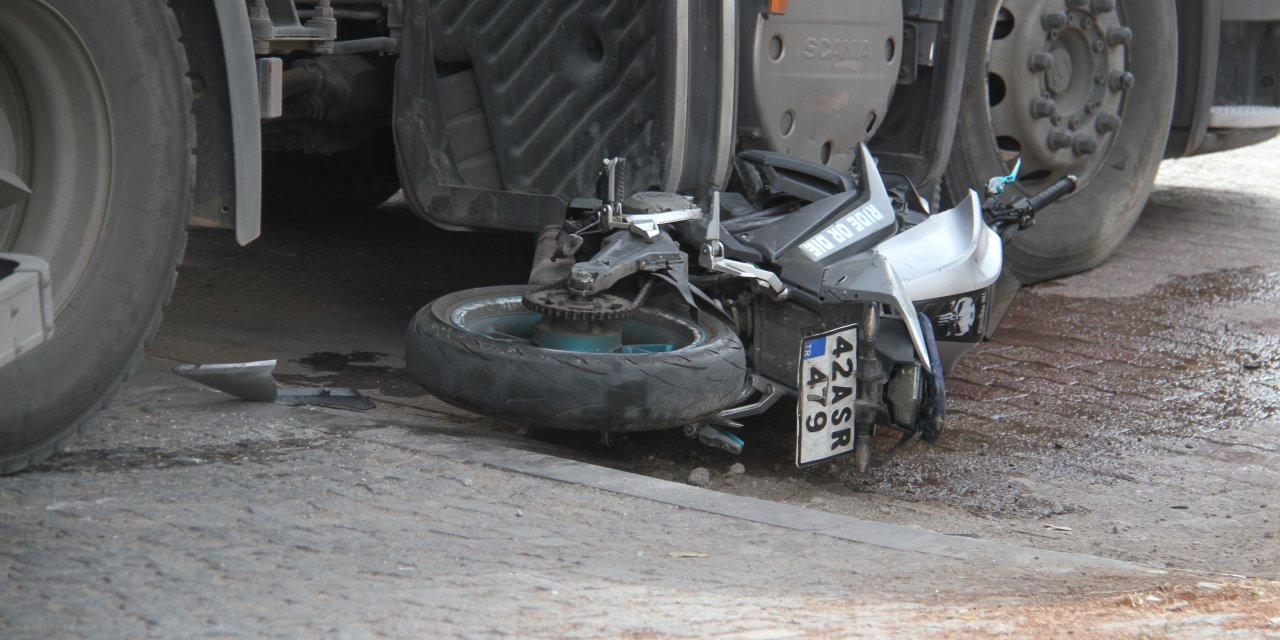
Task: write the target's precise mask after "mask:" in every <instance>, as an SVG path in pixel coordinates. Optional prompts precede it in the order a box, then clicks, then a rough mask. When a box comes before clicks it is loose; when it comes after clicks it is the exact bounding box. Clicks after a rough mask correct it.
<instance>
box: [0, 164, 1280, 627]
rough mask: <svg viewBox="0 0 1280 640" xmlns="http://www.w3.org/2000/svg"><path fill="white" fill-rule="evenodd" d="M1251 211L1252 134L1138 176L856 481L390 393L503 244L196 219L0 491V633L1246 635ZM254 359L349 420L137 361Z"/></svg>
mask: <svg viewBox="0 0 1280 640" xmlns="http://www.w3.org/2000/svg"><path fill="white" fill-rule="evenodd" d="M1278 208H1280V143H1270V144H1268V145H1264V146H1261V147H1257V148H1254V149H1249V150H1244V151H1241V152H1235V153H1231V154H1224V155H1219V156H1210V157H1206V158H1199V159H1191V160H1186V161H1179V162H1176V163H1167V164H1166V166H1165V168H1164V169H1163V170H1162V174H1161V178H1160V181H1159V183H1158V187H1157V190H1156V192H1155V194H1154V195H1153V197H1152V201H1151V204H1150V206H1149V208H1148V210H1147V211H1146V213H1145V214H1144V217H1143V218H1142V220H1141V221H1140V222H1139V225H1138V227H1137V228H1136V229H1135V231H1134V233H1133V234H1132V235H1131V236H1130V238H1129V239H1128V240H1127V241H1126V243H1125V244H1124V246H1123V247H1122V248H1121V250H1120V251H1119V253H1118V254H1117V255H1116V256H1115V257H1114V258H1113V259H1112V260H1110V261H1109V262H1107V263H1106V264H1105V265H1103V266H1102V267H1100V268H1098V269H1095V270H1094V271H1091V272H1089V273H1086V274H1081V275H1078V276H1074V277H1071V278H1067V279H1064V280H1060V281H1057V282H1052V283H1046V284H1043V285H1040V286H1037V287H1033V288H1029V289H1026V290H1024V291H1023V292H1021V293H1020V294H1019V298H1018V300H1017V301H1016V302H1015V306H1014V309H1013V311H1012V312H1011V315H1010V316H1009V317H1008V318H1007V319H1006V322H1005V325H1004V326H1003V328H1002V329H1001V331H1000V332H999V333H998V334H997V335H996V337H995V339H993V340H992V341H991V342H989V343H986V344H984V345H982V346H981V347H980V348H979V350H978V351H977V352H975V353H974V354H972V355H971V357H969V358H968V359H967V360H966V361H964V362H962V364H961V366H960V368H959V369H958V370H957V372H956V374H955V376H954V377H953V378H952V379H951V387H950V388H951V393H952V396H951V400H952V420H951V424H950V429H949V432H948V433H947V434H946V435H945V436H944V438H943V440H942V441H941V442H940V443H939V444H938V445H936V446H927V445H923V444H917V445H914V446H911V447H910V448H908V449H907V450H905V451H903V452H901V453H899V454H898V455H897V456H895V457H893V458H891V459H886V460H882V461H880V462H879V464H878V465H877V466H876V467H874V468H873V469H872V470H871V472H869V473H868V474H867V475H865V476H859V475H857V474H856V473H855V472H854V470H853V469H852V464H851V461H837V462H835V463H833V464H831V465H826V466H823V467H818V468H814V469H806V470H803V471H802V470H798V469H795V468H794V467H793V466H791V465H790V456H791V452H790V447H791V446H793V441H792V438H793V437H794V436H793V434H792V431H791V430H792V429H793V428H794V427H793V425H792V424H791V420H793V418H792V416H791V414H789V413H788V410H787V409H786V408H782V409H780V410H778V411H776V412H774V413H772V414H768V415H766V416H763V417H761V418H759V419H756V420H754V421H752V423H751V424H749V425H748V426H747V428H746V429H745V431H744V434H743V435H744V438H745V439H746V440H747V444H748V447H747V451H746V452H745V453H744V454H743V455H742V456H740V457H734V456H730V455H729V454H726V453H723V452H720V451H715V450H710V449H706V448H704V447H701V446H700V445H698V444H696V443H695V442H694V441H692V440H689V439H687V438H685V437H684V436H683V435H681V434H679V433H674V432H668V433H657V434H643V435H637V436H633V437H629V438H626V439H623V440H620V441H615V442H614V443H613V444H612V445H611V446H609V447H605V446H602V445H600V444H598V443H597V442H596V441H595V440H594V439H593V438H589V437H582V436H577V435H564V434H555V433H543V432H533V433H531V432H527V431H525V430H522V429H518V428H514V427H511V426H507V425H502V424H497V423H494V422H493V421H491V420H487V419H485V418H482V417H479V416H475V415H472V414H468V413H465V412H462V411H459V410H456V409H453V408H450V407H447V406H445V405H442V404H440V403H439V402H436V401H435V400H433V399H431V398H430V397H428V396H425V395H423V393H422V391H421V390H420V389H419V388H418V387H417V386H416V385H415V384H414V383H413V382H412V381H411V380H410V379H409V378H408V377H407V376H406V375H405V373H404V372H403V370H402V367H403V358H402V349H403V347H402V340H403V333H404V330H405V327H406V326H407V323H408V319H409V317H410V316H411V315H412V314H413V312H414V311H416V309H417V308H418V307H420V306H421V305H422V304H424V303H425V302H426V301H428V300H429V299H431V298H433V297H435V296H437V295H440V294H443V293H445V292H448V291H453V290H457V289H461V288H467V287H474V286H482V285H487V284H504V283H510V282H518V281H520V280H521V279H522V278H523V277H524V274H525V271H526V269H527V260H528V258H529V254H530V251H529V246H528V241H527V240H526V239H525V238H522V237H519V236H505V235H479V234H456V233H448V232H442V231H438V230H434V229H431V228H430V227H428V226H427V225H424V224H422V223H419V222H418V221H416V220H414V219H413V218H412V217H411V216H410V215H409V214H408V213H407V212H406V211H405V210H404V209H403V208H402V207H398V206H396V205H394V204H392V205H388V206H385V207H383V208H382V209H380V210H379V211H376V212H370V213H367V214H363V215H361V216H359V217H353V218H344V219H338V220H324V219H311V220H308V219H299V218H297V217H294V218H292V219H282V220H275V221H273V222H272V223H271V224H269V226H268V229H267V231H266V233H265V234H264V237H263V238H262V239H261V240H259V241H258V242H256V243H254V244H253V245H250V246H249V247H246V248H240V247H236V246H235V245H234V243H233V242H232V240H231V238H230V235H229V234H228V233H225V232H219V231H207V230H196V231H194V232H193V234H192V237H191V242H190V245H189V248H188V252H187V260H186V262H185V263H184V265H183V267H182V269H181V278H180V280H179V286H178V290H177V291H176V292H175V295H174V299H173V303H172V305H171V307H170V310H169V312H168V313H167V316H166V320H165V323H164V325H163V326H162V327H161V332H160V335H159V336H158V338H157V340H156V342H155V344H154V345H153V346H152V348H151V350H150V352H149V358H148V359H147V361H146V362H145V364H144V366H143V368H142V370H141V371H140V372H139V374H138V375H137V376H136V377H135V378H134V379H133V380H132V381H131V382H130V383H129V385H127V387H126V389H125V390H124V392H123V394H122V397H121V398H120V399H119V400H118V401H117V402H116V403H115V404H114V405H112V407H110V408H109V409H107V410H106V412H104V414H103V417H102V419H101V420H100V421H99V424H98V425H97V427H96V428H95V429H94V430H93V431H92V432H90V433H87V434H86V435H84V436H82V437H81V438H80V439H78V440H77V441H76V442H75V443H74V444H73V446H72V447H71V448H70V449H69V450H68V451H67V452H66V453H64V454H62V455H60V456H57V457H55V458H54V459H52V460H50V461H49V462H47V463H46V464H44V465H41V466H40V467H38V468H35V469H32V470H29V471H27V472H24V473H21V474H18V475H15V476H11V477H6V478H0V571H3V574H4V575H5V577H6V583H5V587H4V595H3V597H2V598H0V635H3V636H4V637H53V636H58V637H63V636H80V637H141V636H159V637H173V636H188V637H193V636H209V637H241V636H246V635H263V636H286V637H297V636H315V635H334V636H340V637H365V636H370V635H387V636H393V637H420V636H424V635H427V636H466V637H477V636H495V635H513V636H544V637H562V636H563V637H623V636H626V637H681V636H702V635H711V634H719V635H733V636H737V637H759V638H773V637H779V638H781V637H793V636H803V635H817V636H819V637H852V636H860V635H861V636H867V637H883V636H904V635H909V636H914V637H930V636H932V637H965V636H973V637H986V636H987V635H1012V636H1023V637H1039V636H1048V635H1066V634H1068V633H1069V632H1074V633H1076V634H1077V635H1078V636H1083V637H1107V636H1111V637H1188V638H1214V637H1222V636H1224V635H1226V634H1228V633H1230V634H1236V637H1276V636H1280V589H1278V588H1277V584H1276V582H1275V580H1276V579H1277V578H1280V562H1278V561H1277V558H1280V541H1278V540H1277V539H1276V536H1277V529H1280V527H1278V526H1277V522H1275V520H1276V518H1275V517H1274V516H1273V515H1272V514H1273V513H1275V512H1276V511H1277V510H1280V478H1278V477H1277V476H1278V475H1280V465H1278V464H1277V463H1278V462H1280V460H1278V458H1280V446H1278V445H1277V435H1278V434H1280V417H1278V416H1277V411H1278V409H1280V349H1277V347H1278V345H1280V318H1278V317H1277V314H1276V302H1277V298H1278V297H1280V293H1278V292H1280V253H1277V251H1276V249H1275V247H1276V246H1277V245H1280V214H1277V209H1278ZM265 358H276V359H278V360H279V362H280V364H279V367H278V369H277V378H278V379H279V380H280V381H281V382H282V383H283V384H290V385H298V386H351V387H356V388H359V389H361V390H362V391H364V392H366V393H367V394H368V395H369V396H371V397H372V398H374V400H375V401H376V404H377V406H376V408H375V409H373V410H371V411H364V412H357V411H349V410H341V409H330V408H314V407H311V408H307V407H286V406H283V405H272V404H256V403H249V402H244V401H239V400H235V399H232V398H230V397H228V396H225V395H222V394H219V393H218V392H215V391H212V390H209V389H207V388H203V387H201V386H199V385H196V384H194V383H191V382H189V381H187V380H184V379H182V378H178V377H176V376H174V375H172V374H171V373H170V372H169V369H170V367H171V366H172V365H174V364H179V363H191V362H234V361H247V360H259V359H265ZM735 462H738V463H741V464H743V465H744V467H745V473H741V474H738V473H728V471H729V468H730V465H732V464H733V463H735ZM698 467H702V468H705V469H708V470H709V471H710V473H709V478H710V485H709V486H708V487H705V488H702V487H692V486H689V485H688V484H686V483H685V481H686V479H687V478H689V476H690V472H691V471H693V470H694V469H695V468H698Z"/></svg>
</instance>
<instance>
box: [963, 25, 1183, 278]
mask: <svg viewBox="0 0 1280 640" xmlns="http://www.w3.org/2000/svg"><path fill="white" fill-rule="evenodd" d="M979 5H980V6H979V8H978V11H977V14H976V15H975V17H974V25H975V29H974V31H973V33H972V35H971V41H970V46H969V59H968V61H967V65H966V66H967V68H966V71H965V73H966V74H968V77H967V78H966V81H965V90H964V94H963V97H962V99H961V107H960V119H959V125H958V127H957V131H956V138H955V145H954V147H953V150H952V154H951V161H950V165H949V167H948V170H947V176H946V177H947V179H946V183H947V185H948V186H949V187H950V195H951V197H952V198H953V200H958V199H959V198H960V197H961V196H962V195H963V193H965V190H967V189H969V188H978V189H981V188H982V186H983V185H985V184H986V183H987V181H988V180H990V179H991V178H992V177H994V176H998V175H1005V174H1008V173H1009V172H1010V171H1011V170H1012V169H1013V165H1014V161H1015V158H1021V159H1022V161H1023V164H1022V170H1021V174H1020V178H1019V180H1018V182H1017V183H1016V185H1015V188H1016V190H1017V191H1019V192H1022V193H1024V194H1030V193H1034V192H1036V191H1038V190H1040V189H1043V188H1044V187H1046V186H1048V185H1049V184H1051V183H1052V182H1053V181H1055V180H1057V179H1059V178H1061V177H1063V176H1065V175H1068V174H1074V175H1076V176H1078V177H1079V178H1080V179H1081V187H1080V189H1079V190H1078V191H1077V192H1076V193H1075V194H1073V195H1071V196H1068V197H1067V198H1065V199H1063V200H1062V201H1061V202H1059V203H1057V204H1055V205H1053V206H1051V207H1049V208H1047V209H1046V210H1044V211H1043V212H1041V213H1040V214H1039V216H1037V224H1036V226H1035V227H1033V228H1031V229H1029V230H1027V231H1024V232H1022V233H1019V234H1018V235H1017V236H1016V237H1015V239H1014V241H1013V242H1012V243H1011V245H1010V246H1009V247H1007V248H1006V251H1005V264H1006V265H1007V266H1008V267H1009V268H1010V269H1011V270H1012V271H1013V273H1014V274H1015V275H1016V276H1017V277H1018V279H1019V280H1021V281H1022V282H1023V283H1024V284H1030V283H1032V282H1038V281H1041V280H1046V279H1049V278H1055V277H1059V276H1064V275H1068V274H1071V273H1075V272H1078V271H1083V270H1085V269H1089V268H1091V267H1094V266H1097V265H1098V264H1099V263H1101V262H1102V261H1103V260H1104V259H1106V257H1107V256H1109V255H1110V254H1111V253H1112V252H1113V251H1114V250H1115V249H1116V247H1117V246H1118V245H1119V244H1120V241H1121V240H1123V239H1124V237H1125V235H1126V234H1128V232H1129V230H1130V229H1131V228H1132V227H1133V225H1134V223H1135V222H1137V220H1138V215H1139V214H1140V213H1141V212H1142V209H1143V207H1144V206H1146V202H1147V196H1148V195H1149V194H1150V192H1151V187H1152V184H1153V182H1154V181H1155V175H1156V170H1157V169H1158V168H1159V166H1160V160H1161V157H1162V155H1163V153H1164V147H1165V141H1166V140H1167V138H1168V135H1169V124H1170V121H1171V118H1172V115H1173V93H1174V87H1175V81H1176V71H1177V69H1176V66H1177V21H1176V19H1175V15H1174V8H1173V3H1170V2H1167V1H1166V0H1092V1H1091V2H1064V0H1004V1H1003V2H1002V1H1001V0H983V1H982V2H980V3H979Z"/></svg>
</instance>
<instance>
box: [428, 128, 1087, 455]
mask: <svg viewBox="0 0 1280 640" xmlns="http://www.w3.org/2000/svg"><path fill="white" fill-rule="evenodd" d="M625 168H626V165H625V161H624V160H622V159H618V158H612V159H608V160H606V161H605V162H604V164H603V167H602V170H601V172H600V179H599V181H598V187H597V193H596V194H595V197H590V198H575V199H573V200H572V201H571V202H570V203H569V206H568V210H567V213H566V216H565V221H564V224H563V226H561V227H560V228H553V229H550V230H548V231H547V232H544V234H543V235H542V237H541V238H540V239H539V249H538V256H539V258H538V260H537V261H536V264H535V265H534V268H533V270H532V272H531V277H530V284H527V285H520V286H507V287H486V288H479V289H470V290H466V291H460V292H456V293H453V294H449V295H446V296H443V297H441V298H438V299H436V300H434V301H432V302H431V303H430V304H428V305H426V306H425V307H423V308H422V309H421V310H420V311H419V312H418V313H417V315H416V316H415V317H414V319H413V320H412V322H411V324H410V327H409V331H408V340H407V353H406V362H407V365H408V369H409V371H410V373H411V374H412V375H413V376H414V378H415V379H416V380H417V381H418V382H419V383H421V384H422V385H423V387H424V388H426V390H427V391H429V392H431V393H432V394H434V395H435V396H437V397H439V398H440V399H442V400H444V401H445V402H448V403H450V404H453V405H456V406H458V407H461V408H464V409H468V410H471V411H475V412H477V413H480V414H484V415H488V416H492V417H495V418H499V419H502V420H506V421H510V422H515V423H519V424H523V425H529V426H537V427H551V428H557V429H573V430H591V431H598V432H602V433H606V434H608V433H617V432H627V431H640V430H652V429H665V428H673V427H683V428H684V429H685V433H686V434H688V435H690V436H694V437H696V438H698V439H699V440H700V441H701V442H703V443H705V444H709V445H712V446H716V447H719V448H723V449H726V450H728V451H731V452H735V453H736V452H740V451H741V450H742V447H743V446H744V444H743V441H742V439H741V438H739V437H738V436H737V435H735V434H734V430H735V429H737V428H738V427H740V426H741V422H740V420H741V419H742V418H745V417H747V416H752V415H757V414H760V413H762V412H764V411H765V410H767V409H769V408H770V407H771V406H772V405H774V404H775V403H776V402H777V401H778V400H779V399H780V398H782V397H787V396H790V397H794V398H795V404H796V423H795V430H796V448H795V463H796V464H797V465H800V466H805V465H811V464H816V463H819V462H824V461H828V460H831V459H833V458H835V457H838V456H843V455H846V454H853V455H854V458H855V461H856V465H857V468H858V470H859V471H865V470H866V469H867V468H868V466H869V465H870V464H871V460H872V456H871V453H872V439H873V438H874V436H875V435H876V432H877V429H878V428H891V429H894V430H896V431H897V432H899V433H900V434H901V435H900V437H899V439H898V441H897V444H896V445H895V446H894V449H897V448H898V447H900V446H902V445H903V444H905V443H906V442H909V441H910V440H912V439H914V438H919V439H921V440H924V441H926V442H934V441H936V440H937V439H938V438H939V437H940V436H941V434H942V432H943V429H944V426H945V422H946V384H945V380H946V376H947V374H948V373H949V372H950V371H951V370H952V369H953V368H954V367H955V364H956V362H957V360H958V359H959V358H960V357H961V356H963V355H964V354H965V353H966V352H967V351H969V350H970V349H972V348H973V347H974V346H976V345H977V344H978V343H979V342H981V341H982V340H983V339H984V338H985V337H988V336H989V335H990V334H991V332H992V331H994V329H995V325H997V324H998V322H999V320H1000V318H1001V317H1002V316H1003V313H1004V311H1005V310H1006V309H1007V308H1008V305H1009V303H1010V302H1011V300H1012V296H1013V294H1014V293H1015V292H1016V291H1017V289H1018V284H1017V282H1016V280H1014V279H1013V278H1012V276H1009V275H1003V276H1002V260H1003V243H1007V242H1008V241H1009V240H1010V239H1011V238H1012V237H1013V235H1014V234H1016V233H1017V232H1018V231H1019V230H1021V229H1025V228H1027V227H1029V226H1031V225H1032V224H1034V222H1035V214H1036V212H1037V211H1039V210H1040V209H1042V208H1044V207H1045V206H1047V205H1049V204H1051V203H1052V202H1054V201H1056V200H1058V199H1060V198H1062V197H1063V196H1066V195H1067V194H1069V193H1071V192H1072V191H1073V190H1074V189H1075V186H1076V179H1075V177H1073V176H1067V177H1065V178H1063V179H1061V180H1059V181H1057V182H1055V183H1054V184H1052V185H1050V186H1049V187H1048V188H1046V189H1045V190H1044V191H1041V192H1040V193H1037V194H1035V195H1033V196H1030V197H1023V198H1017V199H1016V200H1014V201H1012V202H1006V198H1005V197H1004V185H1006V184H1008V183H1010V182H1012V181H1014V180H1016V178H1017V168H1015V169H1014V171H1013V173H1012V174H1010V175H1008V176H1000V177H996V178H993V179H992V180H991V181H990V182H989V183H988V184H987V185H986V188H985V199H980V197H979V195H978V194H977V193H976V192H974V191H972V190H970V191H969V193H968V197H966V198H964V199H963V200H962V201H960V202H958V203H957V204H956V205H955V206H954V207H953V208H951V209H949V210H946V211H941V212H936V213H934V212H932V211H931V207H930V205H929V203H928V201H926V200H925V199H924V198H922V197H921V196H920V194H919V193H917V191H916V189H915V187H914V186H913V185H912V184H911V183H910V181H909V180H908V179H907V178H906V177H904V176H901V175H898V174H894V173H890V172H881V171H880V170H879V169H878V168H877V166H876V162H875V160H874V158H873V157H872V155H871V153H870V151H869V150H868V149H867V148H866V147H865V146H861V147H860V148H859V149H858V152H857V154H856V158H855V162H854V164H853V166H852V167H851V170H850V171H849V172H841V171H837V170H834V169H831V168H829V167H826V166H823V165H818V164H814V163H810V162H807V161H804V160H800V159H797V158H793V157H789V156H786V155H783V154H779V153H773V152H766V151H746V152H743V153H741V154H739V155H738V156H737V157H736V158H735V160H734V172H733V173H734V176H733V179H732V180H731V181H730V184H729V185H728V188H727V189H725V190H724V191H718V190H717V191H712V192H711V193H709V194H708V195H707V196H705V198H704V200H703V202H701V203H698V202H695V199H694V198H693V197H692V196H685V195H680V194H675V193H665V192H654V191H642V192H638V193H632V194H627V193H626V192H625V186H624V185H625V184H626V171H625Z"/></svg>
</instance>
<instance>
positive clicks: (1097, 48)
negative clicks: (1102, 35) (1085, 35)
mask: <svg viewBox="0 0 1280 640" xmlns="http://www.w3.org/2000/svg"><path fill="white" fill-rule="evenodd" d="M1106 48H1107V45H1106V44H1105V43H1103V42H1102V41H1101V40H1094V41H1093V52H1094V53H1102V50H1103V49H1106Z"/></svg>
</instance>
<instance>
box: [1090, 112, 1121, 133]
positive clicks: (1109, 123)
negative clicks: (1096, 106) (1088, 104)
mask: <svg viewBox="0 0 1280 640" xmlns="http://www.w3.org/2000/svg"><path fill="white" fill-rule="evenodd" d="M1094 128H1095V129H1097V130H1098V133H1101V134H1103V135H1106V134H1108V133H1111V132H1112V131H1115V130H1117V129H1119V128H1120V116H1118V115H1116V114H1114V113H1099V114H1098V119H1097V122H1096V123H1095V124H1094Z"/></svg>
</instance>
